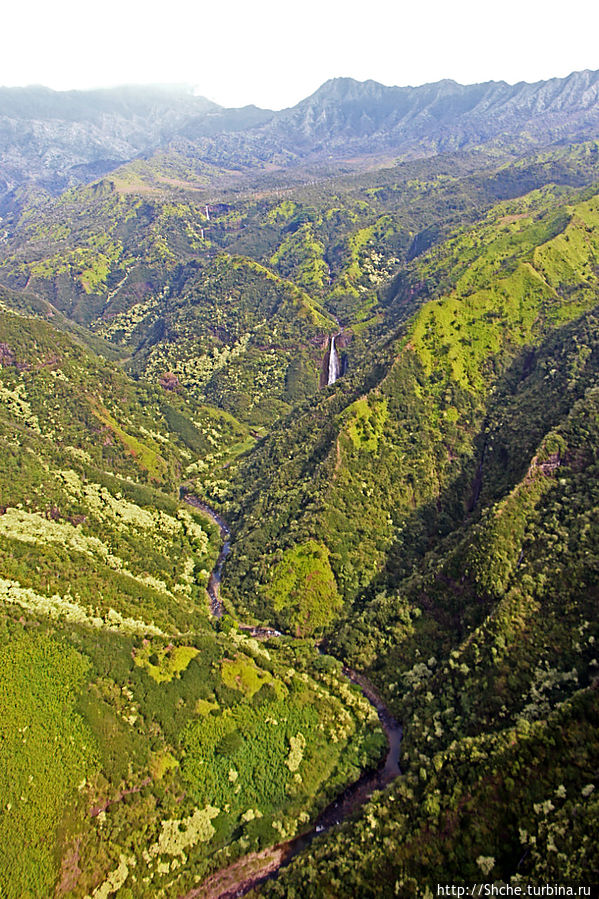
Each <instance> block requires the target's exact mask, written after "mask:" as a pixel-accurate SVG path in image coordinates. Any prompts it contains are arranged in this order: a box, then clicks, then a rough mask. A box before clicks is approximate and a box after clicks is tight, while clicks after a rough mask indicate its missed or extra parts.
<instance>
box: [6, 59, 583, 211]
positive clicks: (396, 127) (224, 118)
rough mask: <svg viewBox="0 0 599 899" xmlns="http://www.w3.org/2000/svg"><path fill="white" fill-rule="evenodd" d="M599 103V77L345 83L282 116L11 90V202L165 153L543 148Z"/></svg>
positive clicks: (333, 82) (172, 95) (119, 91)
mask: <svg viewBox="0 0 599 899" xmlns="http://www.w3.org/2000/svg"><path fill="white" fill-rule="evenodd" d="M598 99H599V72H597V71H590V70H588V69H585V70H583V71H580V72H573V73H571V74H570V75H568V76H567V77H566V78H552V79H548V80H546V81H538V82H535V83H532V84H531V83H528V82H518V83H517V84H515V85H509V84H507V82H503V81H500V82H494V81H490V82H485V83H482V84H472V85H460V84H458V83H457V82H455V81H452V80H451V79H443V80H441V81H437V82H432V83H429V84H424V85H419V86H417V87H410V86H407V87H397V86H386V85H383V84H380V83H379V82H376V81H373V80H368V81H364V82H360V81H356V80H355V79H352V78H347V77H344V78H334V79H330V80H329V81H326V82H325V83H324V84H322V85H321V86H320V87H319V88H318V89H317V90H316V91H315V92H314V93H313V94H311V95H310V96H308V97H306V98H305V99H303V100H301V101H300V102H299V103H297V104H295V105H294V106H292V107H289V108H287V109H283V110H278V111H273V110H265V109H260V108H259V107H256V106H251V105H250V106H245V107H242V108H239V109H227V108H225V107H223V106H220V105H218V104H216V103H213V102H212V101H210V100H207V99H206V98H204V97H199V96H195V95H193V94H192V93H190V91H189V89H185V90H183V89H181V88H177V87H176V86H173V87H172V88H171V87H169V86H139V87H138V86H124V87H119V88H109V89H100V90H94V91H62V92H61V91H52V90H51V89H49V88H40V87H30V88H0V172H1V175H0V200H2V198H3V197H5V196H7V195H10V194H11V192H12V191H14V190H15V189H18V188H19V187H20V186H23V185H25V184H28V183H33V184H36V185H38V186H39V187H41V188H43V189H45V190H47V191H49V192H50V193H54V194H56V193H58V192H60V191H62V190H63V189H65V188H66V187H68V186H71V185H74V184H80V183H84V182H86V181H90V180H93V178H95V177H98V176H100V175H102V174H104V173H106V172H108V171H111V170H112V169H115V168H117V167H118V166H119V165H122V164H123V163H125V162H128V161H130V160H132V159H134V158H136V157H139V156H142V157H144V156H145V157H148V155H149V156H150V157H151V156H152V155H153V154H154V153H155V152H156V151H158V150H160V151H162V152H163V151H166V152H167V153H170V152H172V151H173V150H176V151H178V152H183V155H184V156H186V157H187V158H189V159H196V160H199V161H200V162H202V163H203V164H208V165H216V166H220V167H224V168H225V169H226V168H231V167H232V168H238V167H239V166H247V167H249V168H250V169H252V168H254V169H255V168H261V167H264V166H266V165H268V166H270V167H275V168H283V169H285V168H289V167H290V166H293V165H294V164H296V163H297V162H298V161H300V160H305V159H309V160H311V161H314V160H316V159H328V158H346V157H348V156H351V155H352V154H354V155H360V154H375V155H376V154H381V153H387V154H388V153H392V154H397V155H399V156H404V157H405V156H413V157H418V156H426V155H431V154H435V153H438V152H445V151H452V150H453V151H455V150H461V149H468V148H470V149H472V148H475V147H479V146H480V145H487V144H490V145H497V146H499V147H503V148H505V147H508V146H509V147H510V148H515V149H516V150H522V149H530V148H531V147H542V146H546V145H548V144H550V143H553V142H555V141H563V140H575V139H576V140H579V139H584V138H585V137H588V136H593V134H594V133H595V130H596V127H597V124H598V123H599V103H598ZM508 132H509V134H508ZM506 135H508V136H507V137H506Z"/></svg>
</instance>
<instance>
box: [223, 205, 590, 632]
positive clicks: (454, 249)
mask: <svg viewBox="0 0 599 899" xmlns="http://www.w3.org/2000/svg"><path fill="white" fill-rule="evenodd" d="M597 219H598V211H597V197H596V195H594V194H592V195H591V196H590V197H588V198H587V196H585V195H583V196H582V197H581V196H580V195H578V196H576V195H575V196H574V197H572V198H571V199H569V202H568V203H567V204H566V203H564V201H563V199H562V198H561V196H560V192H557V195H556V192H555V191H554V190H552V189H551V190H547V191H544V192H536V193H535V194H533V195H528V196H527V197H524V198H523V199H521V200H514V201H510V202H509V203H505V204H501V205H500V206H498V207H496V208H494V209H493V210H492V211H491V212H490V213H489V214H488V215H487V216H486V218H485V219H484V220H483V221H482V222H481V224H480V225H478V226H476V227H474V228H469V229H464V230H463V231H462V232H460V233H459V234H458V235H456V237H455V238H453V239H452V240H451V241H450V242H448V243H447V244H445V245H443V246H442V247H440V248H436V249H434V250H431V251H430V252H429V253H428V254H425V255H424V256H423V257H421V258H419V259H418V260H417V261H415V262H414V263H413V266H412V278H413V279H414V281H416V280H417V281H419V282H420V283H421V284H422V283H425V282H424V278H425V277H426V278H427V279H429V280H432V278H433V276H437V275H438V276H439V277H440V278H441V277H445V278H449V279H450V281H452V282H453V283H454V284H455V286H454V287H453V288H452V289H451V290H449V291H448V292H447V293H445V294H444V295H442V296H441V297H440V298H439V299H436V300H432V301H430V302H428V303H426V304H424V305H423V306H422V308H421V310H420V311H419V312H418V313H417V314H416V315H415V316H414V317H413V318H412V320H411V321H410V322H409V323H407V324H406V325H405V326H403V327H402V328H401V329H400V331H399V334H398V336H397V337H396V339H395V340H394V341H393V342H390V341H388V342H387V343H386V345H385V344H381V345H379V348H378V350H377V347H376V345H375V346H374V348H373V358H372V363H373V367H372V369H371V371H372V380H375V379H376V381H377V382H378V383H376V386H375V387H372V386H369V384H368V377H369V376H368V374H366V375H365V376H364V377H363V380H362V389H360V383H359V381H358V380H357V379H354V382H353V384H349V383H348V384H347V385H345V386H342V385H340V386H339V389H338V390H336V391H335V395H334V397H331V398H330V399H329V398H326V399H325V398H323V399H322V400H320V401H319V402H318V403H314V404H312V405H311V406H310V407H306V409H305V411H303V413H302V415H300V416H296V417H295V419H294V421H293V422H289V423H288V428H289V431H288V433H287V434H285V433H281V430H282V429H279V431H276V432H275V433H273V435H272V437H271V438H269V439H268V440H267V441H265V444H264V445H263V446H262V447H258V448H257V449H256V451H255V452H254V453H253V454H252V455H250V456H249V457H248V459H247V461H246V460H242V463H241V468H240V475H239V481H238V482H237V484H235V482H234V486H235V487H236V488H237V494H233V496H234V498H235V499H238V501H239V502H240V506H241V515H240V527H239V528H238V543H237V547H236V551H235V552H234V553H233V555H232V557H231V562H230V565H229V578H228V584H229V585H230V589H231V590H232V591H236V595H237V596H241V594H242V593H243V595H245V596H247V595H248V592H249V588H250V584H252V583H255V582H256V581H257V582H258V583H259V584H264V585H265V586H264V590H265V591H266V592H261V591H260V590H258V591H257V597H260V596H266V595H267V586H266V585H267V583H268V578H269V573H268V572H269V568H270V566H271V562H272V560H273V559H274V560H276V558H277V557H276V553H277V552H280V551H283V550H285V549H286V548H287V547H289V546H293V544H294V542H295V541H297V542H298V543H299V542H303V541H305V540H309V539H318V540H319V541H321V542H323V543H324V545H325V546H326V548H327V549H328V550H329V552H330V564H331V568H332V570H333V573H334V576H335V580H336V583H337V587H338V589H339V592H340V593H341V594H342V596H343V597H344V598H345V600H346V601H348V600H349V601H352V600H353V599H354V598H355V597H356V596H357V595H358V594H359V593H360V592H361V591H363V590H364V589H367V588H370V589H376V585H377V584H379V583H384V581H385V578H386V577H387V576H392V577H395V576H396V573H397V569H398V565H399V566H400V570H401V566H403V570H409V567H410V565H411V563H412V561H413V559H414V557H415V555H418V554H419V553H421V552H422V551H423V549H425V548H426V546H427V542H428V541H429V540H431V539H432V538H433V536H435V535H437V534H438V533H439V532H440V533H444V532H446V531H447V530H448V529H451V528H453V527H455V526H456V525H458V524H459V523H460V522H461V521H462V519H463V517H464V514H465V513H466V512H467V511H468V508H469V506H470V505H471V504H472V495H473V489H474V488H473V484H474V482H475V480H476V472H477V466H478V465H479V463H480V453H481V452H482V446H483V444H484V442H485V437H484V435H485V428H486V427H487V421H486V419H487V416H488V414H489V409H490V408H491V406H492V405H493V402H494V399H493V398H494V395H495V391H496V390H497V389H498V386H499V385H500V383H501V379H502V378H504V377H506V378H507V377H509V374H508V373H509V372H510V370H511V369H512V368H513V371H514V377H517V372H518V371H522V370H523V369H524V370H526V367H528V368H529V369H530V368H532V367H534V366H533V363H534V359H535V353H536V350H535V348H536V347H540V346H542V345H543V344H544V342H545V341H547V340H548V339H549V335H551V334H554V333H555V334H562V333H563V334H564V335H565V334H566V332H567V329H568V327H569V325H568V323H569V322H575V321H577V320H580V321H582V320H583V319H582V318H581V316H583V315H584V313H585V312H586V311H587V310H589V309H592V308H593V307H594V305H595V304H596V302H597V299H598V297H599V289H598V288H599V285H598V283H597V275H596V265H597V253H598V251H599V245H598V244H597V233H599V232H598V231H597V228H596V225H597ZM472 248H475V249H472ZM468 253H473V254H476V260H477V261H476V262H475V263H473V265H472V267H471V268H468V269H464V266H463V263H462V257H463V255H465V256H466V257H467V256H468ZM443 272H445V273H449V274H445V275H443ZM404 289H405V288H404ZM397 302H398V303H401V302H403V294H401V293H400V295H399V296H398V300H397ZM571 352H572V353H574V355H576V353H575V348H572V350H571ZM585 352H586V351H582V350H581V353H580V354H579V356H578V361H575V360H574V359H572V363H571V364H573V365H575V366H576V367H577V370H580V373H581V376H584V377H582V380H581V382H580V384H578V383H577V382H576V380H575V382H574V385H573V388H572V390H571V392H570V393H569V394H566V395H565V399H566V400H568V398H569V401H570V402H573V401H574V399H575V398H576V397H577V395H578V393H577V390H579V389H580V388H581V385H582V384H583V383H584V384H587V383H589V380H585V378H586V377H587V376H586V375H584V372H585V370H586V368H588V378H590V379H591V380H592V378H593V377H594V375H593V372H594V368H593V363H592V360H590V359H587V355H585ZM377 355H378V358H377ZM377 363H379V365H378V372H381V369H383V371H382V373H378V372H377ZM549 364H550V363H549ZM383 365H384V366H385V368H383ZM385 369H386V370H385ZM372 380H371V383H372ZM352 391H354V395H353V397H352ZM356 393H358V394H359V395H358V396H357V397H356V398H354V397H355V394H356ZM360 394H361V395H360ZM348 400H349V402H348ZM560 402H561V400H560ZM546 412H547V416H548V418H547V419H546V420H547V421H548V422H549V423H551V409H550V408H548V409H547V410H546ZM520 423H521V424H522V429H521V430H522V431H523V432H524V433H526V426H525V423H524V421H521V422H520ZM304 431H305V433H304ZM531 438H532V439H534V436H533V434H531V435H529V439H531ZM533 446H534V444H533ZM531 448H532V447H531ZM279 459H280V461H279ZM244 485H247V486H244ZM266 508H268V509H269V510H270V515H269V520H268V521H264V520H263V519H262V518H261V514H260V510H263V509H266ZM291 510H293V511H291ZM273 554H274V555H273ZM387 568H388V569H389V570H388V571H387ZM386 572H387V573H386ZM255 608H256V610H257V611H258V614H262V615H265V616H266V615H269V614H272V606H271V607H270V608H269V607H268V605H265V603H264V602H263V601H261V600H260V599H257V600H256V601H255Z"/></svg>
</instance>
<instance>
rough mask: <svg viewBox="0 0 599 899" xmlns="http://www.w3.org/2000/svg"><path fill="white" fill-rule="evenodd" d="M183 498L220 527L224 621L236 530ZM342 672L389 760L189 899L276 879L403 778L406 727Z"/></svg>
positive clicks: (229, 894) (215, 573) (267, 633)
mask: <svg viewBox="0 0 599 899" xmlns="http://www.w3.org/2000/svg"><path fill="white" fill-rule="evenodd" d="M184 499H185V502H187V503H189V504H190V505H192V506H195V508H197V509H201V510H202V511H203V512H204V513H205V514H206V515H208V516H209V517H210V518H211V519H212V521H213V522H214V523H215V524H217V525H218V527H219V528H220V534H221V538H222V539H223V547H222V549H221V552H220V554H219V556H218V559H217V561H216V564H215V566H214V569H213V570H212V574H211V575H210V580H209V581H208V594H209V596H210V608H211V610H212V614H213V615H215V616H216V617H217V618H220V617H222V614H223V604H222V600H221V598H220V583H221V577H222V568H223V563H224V561H225V559H226V558H227V556H228V555H229V552H230V550H231V531H230V529H229V527H228V525H227V524H226V522H225V521H224V519H223V518H221V516H220V515H218V513H217V512H215V511H214V509H212V508H211V507H210V506H209V505H208V504H207V503H205V502H204V501H203V500H201V499H199V498H198V497H197V496H193V494H187V495H186V496H185V497H184ZM242 628H243V629H244V630H248V631H251V632H252V634H253V635H254V636H256V637H262V638H269V637H277V636H279V637H280V636H283V635H282V634H281V633H280V632H279V631H275V630H273V629H272V628H265V627H251V626H243V625H242ZM343 673H344V675H345V676H346V677H347V678H348V680H350V681H352V683H354V684H357V685H358V686H359V687H360V689H361V690H362V693H363V694H364V696H365V697H366V699H368V701H369V702H370V703H371V705H372V706H373V707H374V708H375V709H376V713H377V715H378V716H379V721H380V723H381V727H382V728H383V730H384V731H385V734H386V737H387V742H388V750H387V754H386V756H385V760H384V762H382V763H381V764H380V765H379V767H378V768H377V769H376V770H375V771H367V772H365V773H364V774H363V775H362V777H361V778H360V779H359V780H357V781H356V782H355V783H353V784H351V785H350V786H349V787H347V789H346V790H345V791H344V792H343V793H342V794H341V795H340V796H338V797H337V799H335V800H334V801H333V802H331V804H330V805H328V806H327V807H326V808H325V809H324V811H322V812H321V813H320V815H319V816H318V818H317V819H316V821H315V822H314V823H313V824H312V825H311V827H310V829H309V830H307V831H306V832H305V833H302V834H299V835H298V836H297V837H294V838H293V839H292V840H287V841H286V842H284V843H278V844H277V845H275V846H269V847H268V848H267V849H263V850H262V851H261V852H252V853H249V854H248V855H245V856H243V857H242V858H240V859H238V860H237V861H236V862H233V863H232V864H231V865H229V866H228V867H226V868H222V869H221V870H220V871H216V872H215V873H214V874H211V875H210V876H209V877H208V878H207V879H206V880H205V881H204V882H203V883H202V884H201V885H200V886H199V887H196V888H194V889H192V890H190V891H189V892H188V893H186V894H185V897H184V899H200V897H201V899H237V897H240V896H245V894H246V893H248V892H249V891H250V890H252V889H254V888H255V887H257V886H259V885H260V884H261V883H264V882H265V881H266V880H270V879H272V878H275V877H277V875H278V873H279V871H280V870H281V869H283V868H285V867H286V866H287V865H288V864H289V863H290V862H291V861H293V859H294V858H295V857H296V856H297V855H299V854H300V853H301V852H303V851H304V850H305V849H307V848H308V846H309V845H310V844H311V842H312V840H314V839H315V838H316V837H317V836H320V835H321V834H324V833H326V832H327V831H328V830H330V829H331V828H332V827H335V826H336V825H338V824H341V823H342V822H343V821H345V820H346V819H347V818H349V817H350V816H351V815H353V814H355V812H357V811H358V809H359V808H361V807H362V806H363V805H364V804H365V803H366V802H367V801H368V799H369V798H370V797H371V796H372V794H373V792H374V791H375V790H381V789H383V787H385V786H387V784H389V783H391V781H393V780H395V778H396V777H398V776H399V775H400V774H401V770H400V767H399V754H400V748H401V737H402V729H401V725H400V724H398V722H397V721H396V720H395V718H394V717H393V715H392V714H391V712H390V711H389V709H388V708H387V706H386V705H385V703H384V702H383V700H382V699H381V697H380V696H379V695H378V693H377V692H376V690H375V689H374V687H373V686H372V684H371V683H370V681H369V680H368V679H367V678H366V677H365V676H364V675H363V674H359V673H358V672H356V671H352V669H351V668H344V669H343Z"/></svg>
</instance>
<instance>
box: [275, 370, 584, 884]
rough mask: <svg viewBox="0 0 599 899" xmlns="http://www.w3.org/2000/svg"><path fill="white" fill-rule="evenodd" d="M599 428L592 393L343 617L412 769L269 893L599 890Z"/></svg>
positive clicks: (348, 641) (345, 640) (350, 644)
mask: <svg viewBox="0 0 599 899" xmlns="http://www.w3.org/2000/svg"><path fill="white" fill-rule="evenodd" d="M595 371H596V367H595ZM538 400H539V395H538V393H537V401H538ZM598 428H599V393H598V389H597V388H596V387H593V388H589V389H587V390H586V392H585V394H584V396H583V398H581V399H580V400H578V401H577V402H575V403H574V405H573V407H572V410H571V412H570V413H569V414H567V415H566V416H565V417H564V420H563V422H562V424H560V425H559V426H558V427H557V428H555V429H552V430H551V431H550V432H549V433H548V434H547V436H546V437H545V438H544V439H543V440H542V442H541V444H540V446H539V447H538V449H537V452H536V453H535V455H534V457H533V458H532V460H530V464H529V467H528V470H527V471H526V473H525V474H524V476H523V477H522V479H521V480H520V481H519V482H518V483H517V485H516V486H515V487H514V488H513V489H512V490H511V491H510V492H509V493H508V494H507V495H506V496H505V498H504V499H502V500H501V501H500V502H498V503H495V504H493V505H491V506H489V507H488V508H487V509H486V511H485V513H484V514H483V516H482V517H481V519H480V520H479V521H478V522H476V523H472V524H469V525H467V526H466V527H465V528H464V529H463V531H462V532H461V533H458V534H456V535H454V536H453V537H452V539H450V540H449V541H446V542H445V546H444V547H443V544H441V546H437V547H436V548H435V550H433V551H432V552H430V553H429V554H427V556H425V558H424V559H423V560H422V562H421V564H420V565H419V566H418V568H417V570H416V571H414V573H413V574H412V576H411V577H410V578H407V579H406V580H404V581H403V582H401V583H400V584H399V586H398V588H397V590H396V592H394V593H393V594H390V595H387V596H384V595H380V596H379V597H378V598H377V600H376V601H374V602H373V603H372V604H371V605H370V606H368V607H367V608H365V609H364V610H362V613H361V615H360V616H359V618H358V617H357V618H356V620H355V621H354V622H353V624H351V625H348V626H347V627H346V629H345V633H344V635H343V636H342V637H341V640H340V641H339V645H338V646H337V651H338V652H339V651H344V652H345V653H348V652H349V654H350V657H351V653H352V652H356V651H357V654H358V657H359V658H360V659H361V661H362V663H364V661H365V660H366V659H368V658H369V657H370V659H371V664H372V665H373V667H372V669H371V672H370V673H371V676H373V677H374V678H376V679H377V680H378V682H379V685H380V687H381V689H382V690H383V691H384V692H386V694H387V696H388V699H389V702H390V704H391V707H392V708H393V709H394V711H395V712H396V713H397V714H398V715H399V716H400V717H401V720H402V721H403V722H404V728H405V730H404V742H403V746H402V768H403V771H404V777H403V778H402V779H401V780H400V781H399V782H398V783H397V784H396V785H395V786H394V787H392V788H391V790H389V791H388V792H387V793H386V794H384V795H381V796H380V797H377V798H376V799H375V800H373V802H372V803H371V804H370V807H369V808H367V809H365V811H364V814H363V815H362V816H361V817H360V819H359V820H358V822H357V823H356V824H355V825H352V826H351V827H350V826H348V827H346V828H345V829H344V831H342V832H341V833H339V834H338V835H336V836H334V837H332V838H330V839H329V840H328V841H327V843H325V844H323V845H322V846H320V847H316V848H314V850H313V851H312V852H310V853H308V854H306V855H305V856H303V857H302V859H301V860H299V861H298V862H296V863H295V864H294V866H293V867H292V869H291V870H290V871H289V872H288V873H286V874H285V875H284V876H283V878H282V879H281V881H280V883H279V884H277V885H276V886H273V887H272V888H270V889H269V890H266V894H267V895H281V896H283V895H285V896H291V895H296V896H304V895H305V896H308V895H314V894H315V893H316V894H320V893H323V894H326V895H332V896H342V895H347V893H348V892H350V893H351V894H352V895H359V896H379V895H382V896H387V895H389V896H392V895H397V894H399V895H402V896H424V895H430V894H431V893H432V894H434V891H435V889H436V884H438V883H456V884H457V883H461V884H466V883H477V882H481V881H482V882H485V881H486V882H492V881H495V882H497V881H499V882H503V883H510V884H512V885H516V884H531V885H538V884H540V883H549V882H551V883H553V882H555V883H564V882H568V883H574V884H584V885H586V886H591V885H594V886H596V885H597V881H596V875H597V862H598V857H597V821H598V816H597V801H596V798H595V797H596V788H597V746H598V739H599V732H598V728H599V717H598V708H599V707H598V693H597V689H598V685H599V681H598V672H599V663H598V661H597V657H596V656H597V652H596V642H597V638H598V636H599V620H598V617H597V596H598V592H597V591H598V588H599V582H598V560H599V554H598V545H599V544H598V537H599V529H598V525H599V522H598V519H597V508H598V503H597V495H596V494H597V475H598V473H599V472H598V471H597V445H598V444H597V438H598V436H599V434H598ZM456 538H457V539H456ZM358 647H359V649H358ZM367 664H368V663H367ZM365 842H366V843H367V845H368V850H367V851H365V849H364V848H363V846H364V843H365Z"/></svg>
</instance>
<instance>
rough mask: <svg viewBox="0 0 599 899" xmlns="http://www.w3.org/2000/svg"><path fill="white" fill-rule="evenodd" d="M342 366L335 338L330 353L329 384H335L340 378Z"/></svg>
mask: <svg viewBox="0 0 599 899" xmlns="http://www.w3.org/2000/svg"><path fill="white" fill-rule="evenodd" d="M339 372H340V365H339V356H338V355H337V350H336V349H335V338H334V337H331V350H330V352H329V378H328V381H327V384H334V383H335V381H336V380H337V378H338V377H339Z"/></svg>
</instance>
